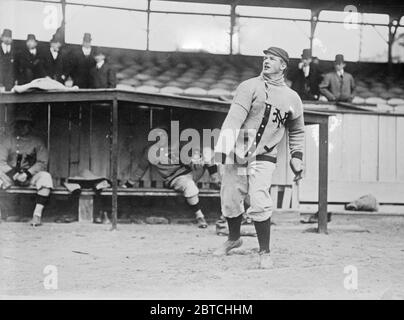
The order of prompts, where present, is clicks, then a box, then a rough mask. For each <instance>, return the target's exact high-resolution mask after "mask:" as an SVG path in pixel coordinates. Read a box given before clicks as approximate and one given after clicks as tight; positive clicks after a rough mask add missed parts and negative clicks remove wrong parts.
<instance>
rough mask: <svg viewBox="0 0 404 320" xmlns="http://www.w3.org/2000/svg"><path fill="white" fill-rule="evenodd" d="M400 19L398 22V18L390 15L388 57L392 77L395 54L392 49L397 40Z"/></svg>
mask: <svg viewBox="0 0 404 320" xmlns="http://www.w3.org/2000/svg"><path fill="white" fill-rule="evenodd" d="M399 21H400V20H399V19H398V20H397V18H395V17H392V16H391V15H390V21H389V39H388V41H387V45H388V48H387V55H388V57H387V58H388V62H387V64H388V72H389V74H390V75H391V74H392V73H393V54H392V48H393V43H394V41H395V39H396V33H397V29H398V26H399Z"/></svg>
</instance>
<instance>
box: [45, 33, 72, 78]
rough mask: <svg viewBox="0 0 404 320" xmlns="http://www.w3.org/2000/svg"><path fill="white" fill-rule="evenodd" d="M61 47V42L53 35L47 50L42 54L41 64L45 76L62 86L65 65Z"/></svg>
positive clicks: (65, 70)
mask: <svg viewBox="0 0 404 320" xmlns="http://www.w3.org/2000/svg"><path fill="white" fill-rule="evenodd" d="M61 47H62V40H61V39H59V38H58V37H57V36H56V35H54V36H53V37H52V39H51V41H50V45H49V48H48V49H47V50H46V51H45V52H44V54H43V57H42V62H43V68H44V71H45V76H46V77H49V78H51V79H53V80H56V81H58V82H60V83H63V84H64V82H65V80H66V72H67V63H66V57H65V56H64V55H63V51H62V49H61Z"/></svg>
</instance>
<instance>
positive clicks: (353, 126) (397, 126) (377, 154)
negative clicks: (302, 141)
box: [301, 113, 404, 203]
mask: <svg viewBox="0 0 404 320" xmlns="http://www.w3.org/2000/svg"><path fill="white" fill-rule="evenodd" d="M317 132H318V128H317V127H316V126H308V127H307V128H306V152H305V154H306V178H305V179H304V181H303V183H302V190H301V200H303V201H314V202H315V201H317V199H318V197H317V190H318V189H317V182H316V180H317V177H318V156H317V154H318V133H317ZM403 164H404V117H402V116H401V117H400V116H387V115H361V114H348V113H343V114H336V115H335V116H332V117H331V118H330V128H329V166H328V168H329V196H328V198H329V201H330V202H348V201H351V200H353V199H355V198H357V197H359V196H361V195H364V194H367V193H372V194H374V195H375V196H376V198H377V199H378V200H379V201H380V202H386V203H404V196H403V195H404V173H403V171H404V170H403V168H402V165H403Z"/></svg>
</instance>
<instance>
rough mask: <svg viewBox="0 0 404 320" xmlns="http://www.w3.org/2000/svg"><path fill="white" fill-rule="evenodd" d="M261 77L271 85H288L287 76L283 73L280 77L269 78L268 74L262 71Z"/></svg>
mask: <svg viewBox="0 0 404 320" xmlns="http://www.w3.org/2000/svg"><path fill="white" fill-rule="evenodd" d="M260 77H261V79H262V80H264V81H265V82H266V83H268V84H270V85H273V86H277V87H280V86H286V83H285V77H284V76H283V74H282V75H281V76H280V77H279V78H276V79H272V78H269V77H268V76H266V75H264V73H263V72H261V76H260Z"/></svg>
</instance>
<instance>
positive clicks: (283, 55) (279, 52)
mask: <svg viewBox="0 0 404 320" xmlns="http://www.w3.org/2000/svg"><path fill="white" fill-rule="evenodd" d="M264 53H265V54H273V55H274V56H277V57H280V58H282V60H283V61H285V63H286V65H289V54H288V53H287V52H286V51H285V50H283V49H282V48H278V47H269V48H268V49H266V50H264Z"/></svg>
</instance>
